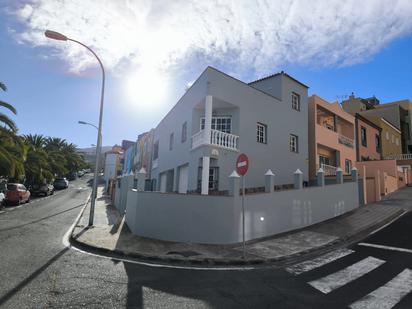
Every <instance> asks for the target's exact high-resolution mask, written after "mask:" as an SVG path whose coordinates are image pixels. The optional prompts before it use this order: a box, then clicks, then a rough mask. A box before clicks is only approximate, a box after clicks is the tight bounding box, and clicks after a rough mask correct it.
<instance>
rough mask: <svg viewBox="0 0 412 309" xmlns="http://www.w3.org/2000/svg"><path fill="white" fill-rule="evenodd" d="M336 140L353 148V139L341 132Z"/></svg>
mask: <svg viewBox="0 0 412 309" xmlns="http://www.w3.org/2000/svg"><path fill="white" fill-rule="evenodd" d="M338 142H339V144H342V145H345V146H347V147H349V148H353V146H354V141H353V139H350V138H349V137H346V136H344V135H342V134H339V135H338Z"/></svg>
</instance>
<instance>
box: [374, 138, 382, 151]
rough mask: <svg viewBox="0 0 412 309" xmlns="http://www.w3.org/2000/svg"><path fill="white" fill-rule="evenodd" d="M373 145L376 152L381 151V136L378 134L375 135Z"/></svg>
mask: <svg viewBox="0 0 412 309" xmlns="http://www.w3.org/2000/svg"><path fill="white" fill-rule="evenodd" d="M375 146H376V152H381V137H380V136H379V134H376V135H375Z"/></svg>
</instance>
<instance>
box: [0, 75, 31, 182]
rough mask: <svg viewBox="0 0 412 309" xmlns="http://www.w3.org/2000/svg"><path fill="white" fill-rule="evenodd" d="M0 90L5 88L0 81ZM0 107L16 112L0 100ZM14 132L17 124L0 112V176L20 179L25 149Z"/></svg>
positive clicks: (22, 173) (22, 171) (22, 172)
mask: <svg viewBox="0 0 412 309" xmlns="http://www.w3.org/2000/svg"><path fill="white" fill-rule="evenodd" d="M0 90H2V91H6V90H7V87H6V85H5V84H4V83H2V82H0ZM0 107H4V108H5V109H7V110H9V111H10V112H12V113H13V114H15V115H16V114H17V111H16V109H15V108H14V107H13V106H12V105H11V104H9V103H6V102H4V101H1V100H0ZM16 132H17V126H16V124H15V123H14V121H13V120H11V119H10V118H9V117H8V116H7V115H6V114H4V113H1V112H0V177H1V176H3V177H8V178H12V179H20V178H22V177H23V176H24V166H23V162H24V160H25V157H26V154H27V151H26V148H25V146H24V143H23V142H22V140H21V139H20V138H19V137H18V136H17V135H16Z"/></svg>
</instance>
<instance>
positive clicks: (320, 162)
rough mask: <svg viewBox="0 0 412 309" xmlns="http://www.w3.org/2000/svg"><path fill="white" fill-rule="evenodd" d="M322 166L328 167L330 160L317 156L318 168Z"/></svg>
mask: <svg viewBox="0 0 412 309" xmlns="http://www.w3.org/2000/svg"><path fill="white" fill-rule="evenodd" d="M323 165H330V160H329V158H328V157H325V156H322V155H319V167H322V166H323Z"/></svg>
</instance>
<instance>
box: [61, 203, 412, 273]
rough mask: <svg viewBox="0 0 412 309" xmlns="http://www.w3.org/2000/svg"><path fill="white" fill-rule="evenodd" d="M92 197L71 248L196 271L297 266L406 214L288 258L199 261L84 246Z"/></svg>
mask: <svg viewBox="0 0 412 309" xmlns="http://www.w3.org/2000/svg"><path fill="white" fill-rule="evenodd" d="M89 199H90V196H89V198H88V200H87V202H86V204H85V206H84V207H83V209H82V210H81V214H80V216H79V217H78V219H77V220H76V223H75V224H74V225H73V228H72V229H71V232H70V237H69V242H70V244H71V245H72V246H73V247H75V248H78V249H80V250H82V251H85V252H90V253H93V254H97V255H103V256H106V257H110V258H120V259H134V260H136V261H138V262H142V263H147V264H149V265H150V263H156V264H161V265H165V266H180V267H182V266H183V267H184V266H194V267H196V266H197V267H199V266H201V267H204V268H205V269H207V268H210V267H216V266H218V267H222V268H223V267H225V268H227V267H239V266H253V267H259V266H260V267H265V266H267V267H269V266H270V267H273V266H284V265H288V264H292V263H297V262H300V261H302V260H306V259H308V258H311V257H312V256H317V255H319V254H323V253H327V252H329V251H332V250H334V249H337V248H338V247H345V246H349V245H352V244H354V243H356V242H358V241H360V240H362V239H364V238H365V237H367V236H369V235H371V234H373V233H375V232H377V231H378V230H380V229H381V228H383V227H384V226H386V225H387V224H389V223H391V222H393V221H395V220H397V219H399V218H400V217H402V216H403V215H404V214H405V213H406V212H407V211H405V210H402V209H400V210H399V211H398V212H396V213H395V214H393V215H391V216H389V217H387V218H385V219H384V220H382V221H379V222H377V223H373V224H371V225H369V226H367V227H366V228H365V229H363V230H362V231H359V232H357V233H356V234H353V235H347V236H345V237H340V238H338V239H336V240H333V241H331V242H329V243H326V244H324V245H322V246H318V247H314V248H311V249H308V250H305V251H301V252H298V253H294V254H290V255H287V256H281V257H276V258H270V259H265V258H252V259H246V260H243V259H242V258H196V257H171V256H164V255H162V256H159V255H149V254H143V253H136V252H126V251H123V250H119V249H114V250H110V249H107V248H104V247H99V246H96V245H92V244H90V243H87V242H82V241H79V240H77V239H76V237H74V236H73V232H74V229H75V227H76V226H77V224H78V222H79V221H80V219H81V218H82V216H83V213H84V210H85V209H86V206H87V203H88V202H89Z"/></svg>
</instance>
